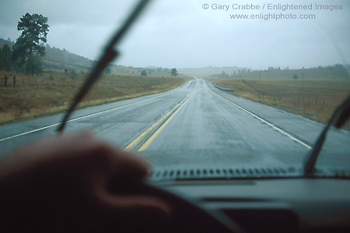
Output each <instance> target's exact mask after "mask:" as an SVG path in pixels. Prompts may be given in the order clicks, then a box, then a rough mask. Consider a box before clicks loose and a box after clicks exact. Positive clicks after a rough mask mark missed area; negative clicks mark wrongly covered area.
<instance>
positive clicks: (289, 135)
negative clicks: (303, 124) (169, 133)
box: [209, 89, 312, 150]
mask: <svg viewBox="0 0 350 233" xmlns="http://www.w3.org/2000/svg"><path fill="white" fill-rule="evenodd" d="M209 90H210V89H209ZM210 91H211V92H212V93H214V94H215V95H217V96H219V97H221V98H223V99H224V100H226V101H228V102H230V103H231V104H233V105H234V106H236V107H237V108H239V109H241V110H242V111H244V112H246V113H248V114H250V115H251V116H253V117H254V118H256V119H258V120H260V121H261V122H263V123H265V124H267V125H268V126H270V127H271V128H273V129H275V130H277V131H278V132H280V133H281V134H283V135H285V136H287V137H289V138H290V139H292V140H293V141H295V142H297V143H299V144H301V145H302V146H304V147H306V148H307V149H309V150H311V149H312V147H311V146H309V145H308V144H306V143H304V142H303V141H301V140H299V139H297V138H296V137H294V136H293V135H291V134H289V133H287V132H286V131H284V130H282V129H281V128H279V127H277V126H275V125H273V124H271V123H270V122H268V121H266V120H264V119H263V118H261V117H259V116H258V115H256V114H254V113H252V112H251V111H249V110H247V109H245V108H243V107H241V106H239V105H238V104H236V103H234V102H232V101H230V100H228V99H226V98H225V97H223V96H221V95H219V94H217V93H215V92H213V91H212V90H210Z"/></svg>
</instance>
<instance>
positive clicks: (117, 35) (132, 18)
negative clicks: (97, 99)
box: [57, 0, 151, 132]
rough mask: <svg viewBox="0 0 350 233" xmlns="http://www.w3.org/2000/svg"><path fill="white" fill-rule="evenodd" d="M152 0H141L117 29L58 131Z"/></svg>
mask: <svg viewBox="0 0 350 233" xmlns="http://www.w3.org/2000/svg"><path fill="white" fill-rule="evenodd" d="M150 1H151V0H140V2H139V3H138V4H137V5H136V7H135V8H134V10H133V11H132V13H131V14H130V15H129V17H128V18H127V20H126V21H125V23H124V24H123V26H122V27H121V28H120V29H119V30H117V32H116V33H115V34H114V36H113V37H112V40H111V41H110V42H109V44H108V46H107V47H106V49H105V51H104V53H103V54H102V56H101V58H100V60H99V61H98V63H97V64H96V65H95V67H94V69H93V71H92V72H91V73H90V74H89V76H88V77H87V79H86V80H85V83H84V85H83V86H82V87H81V89H80V90H79V92H78V94H77V95H76V96H75V98H74V100H73V102H72V104H71V105H70V107H69V109H68V110H67V112H66V114H65V115H64V118H63V120H62V122H61V124H60V125H59V127H58V129H57V132H62V131H63V130H64V127H65V125H66V122H67V121H68V119H69V117H70V115H71V114H72V113H73V111H74V109H75V108H76V107H77V105H78V104H79V103H80V102H81V100H82V99H83V98H84V97H85V95H86V94H87V93H88V91H89V90H90V88H91V87H92V86H93V84H94V83H95V82H96V81H97V80H98V78H99V76H100V74H101V73H102V71H103V70H104V69H105V68H106V66H107V65H108V64H109V63H110V62H111V61H112V60H113V59H115V58H116V57H117V56H118V54H119V53H118V52H117V51H115V50H114V48H115V47H116V45H117V44H118V43H119V42H120V41H121V39H122V38H123V36H124V35H125V34H126V32H127V31H128V29H130V27H131V25H132V24H133V23H134V22H135V21H136V19H137V18H138V16H140V14H141V13H142V11H143V10H144V9H145V7H146V5H147V4H148V3H149V2H150Z"/></svg>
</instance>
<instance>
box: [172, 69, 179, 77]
mask: <svg viewBox="0 0 350 233" xmlns="http://www.w3.org/2000/svg"><path fill="white" fill-rule="evenodd" d="M170 74H171V76H173V77H176V76H177V75H178V73H177V70H176V69H175V68H173V69H171V73H170Z"/></svg>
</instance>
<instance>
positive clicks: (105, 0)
mask: <svg viewBox="0 0 350 233" xmlns="http://www.w3.org/2000/svg"><path fill="white" fill-rule="evenodd" d="M135 3H136V1H131V0H130V1H126V0H0V37H2V38H4V39H7V38H10V39H12V40H16V39H17V37H18V36H19V35H20V33H19V32H18V31H17V29H16V27H17V22H18V20H19V18H20V17H21V16H23V15H24V14H25V13H26V12H29V13H38V14H42V15H44V16H46V17H48V24H49V26H50V31H49V34H48V44H50V45H51V46H55V47H58V48H61V49H63V48H65V49H67V50H69V51H70V52H73V53H76V54H79V55H81V56H84V57H88V58H90V59H97V58H98V57H99V55H100V52H101V48H103V47H104V44H105V43H106V42H107V41H108V40H109V36H110V35H111V34H112V33H113V32H114V31H115V29H116V28H117V27H118V26H120V25H121V23H122V22H123V20H124V19H125V17H126V16H127V14H128V13H129V11H130V10H131V9H132V7H133V6H134V4H135ZM268 3H274V4H275V5H276V4H278V3H283V4H295V5H296V4H303V5H310V4H313V5H312V9H311V10H286V11H282V10H269V9H267V8H268ZM203 4H208V6H209V9H203ZM215 4H217V5H229V6H230V8H229V9H228V10H227V9H226V8H224V9H223V10H218V9H216V10H215V9H214V8H215ZM233 4H243V5H245V4H255V5H259V6H260V9H259V10H247V9H245V10H234V9H232V5H233ZM315 4H318V5H338V6H339V5H341V8H342V9H334V10H332V11H331V10H317V9H315ZM235 7H238V6H237V5H235ZM263 7H264V9H262V8H263ZM204 8H206V7H205V6H204ZM281 13H282V14H284V16H283V17H287V15H290V14H294V15H296V16H297V17H299V16H300V14H303V15H305V14H307V15H314V17H315V18H316V19H289V20H288V19H280V20H274V19H269V20H264V19H246V20H242V19H241V20H238V19H231V15H233V14H254V15H260V14H277V15H280V14H281ZM255 17H257V16H255ZM293 17H294V16H293ZM310 17H313V16H310ZM119 51H120V52H121V53H122V56H121V57H120V58H119V59H118V60H117V61H116V63H117V64H121V65H126V66H135V67H147V66H157V67H168V68H172V67H177V68H184V67H205V66H239V67H248V68H253V69H266V68H267V67H269V66H274V67H277V66H279V67H281V68H284V67H290V68H300V67H313V66H319V65H332V64H336V63H341V64H345V63H346V64H349V62H350V1H349V0H325V1H322V0H300V1H299V0H287V1H277V0H275V1H274V0H262V1H254V0H242V1H238V0H154V1H152V2H151V4H150V6H149V7H148V8H147V11H146V12H145V14H143V15H142V16H141V19H140V20H139V21H138V23H137V24H135V26H134V27H133V28H132V31H131V32H130V33H129V34H128V35H127V37H126V38H125V39H124V41H123V42H122V43H121V44H120V46H119Z"/></svg>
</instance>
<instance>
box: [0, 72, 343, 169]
mask: <svg viewBox="0 0 350 233" xmlns="http://www.w3.org/2000/svg"><path fill="white" fill-rule="evenodd" d="M61 119H62V114H56V115H51V116H46V117H40V118H35V119H31V120H26V121H21V122H17V123H12V124H6V125H2V126H0V151H1V152H0V153H1V154H0V156H3V155H5V154H6V153H8V152H9V151H11V150H13V149H14V148H16V147H18V146H20V145H22V144H25V143H28V142H30V141H32V140H35V139H38V138H41V137H44V136H47V135H53V134H55V130H56V128H57V127H58V123H59V122H60V120H61ZM322 127H323V125H322V124H320V123H317V122H314V121H312V120H309V119H306V118H304V117H301V116H298V115H295V114H291V113H288V112H285V111H282V110H278V109H275V108H272V107H268V106H265V105H262V104H259V103H255V102H252V101H248V100H245V99H242V98H239V97H236V96H233V95H230V94H228V93H226V92H223V91H221V90H218V89H217V88H215V87H214V86H213V85H212V84H211V83H210V82H208V81H205V80H202V79H194V80H191V81H189V82H187V83H185V84H183V85H182V86H180V87H179V88H177V89H174V90H171V91H168V92H164V93H160V94H154V95H149V96H144V97H138V98H134V99H129V100H123V101H118V102H114V103H109V104H104V105H100V106H94V107H89V108H85V109H80V110H77V111H76V112H75V113H74V114H73V116H72V117H71V120H70V122H69V123H68V124H67V126H66V131H69V132H73V131H81V130H90V131H93V132H94V133H95V134H97V135H98V136H99V137H100V138H102V139H104V140H106V141H108V142H109V143H111V144H113V145H115V146H118V147H121V148H124V149H125V150H129V151H134V152H136V153H140V155H141V156H144V157H146V158H147V159H149V161H150V162H151V163H152V164H154V165H159V166H160V165H161V166H168V165H169V166H170V165H176V164H181V165H189V166H191V165H198V164H208V165H213V164H215V165H223V166H224V165H232V166H236V165H237V166H248V165H252V164H255V165H258V166H262V167H267V166H273V165H278V166H285V165H294V166H298V165H300V166H301V164H302V162H303V160H304V157H305V155H306V154H307V153H308V151H309V150H310V148H311V147H312V145H313V143H314V141H315V140H316V138H317V136H318V134H319V133H320V132H321V130H322ZM349 142H350V132H349V131H345V130H340V131H339V130H334V129H332V130H331V132H330V133H329V135H328V138H327V141H326V143H325V146H324V148H323V150H322V153H321V156H320V159H319V161H318V165H320V166H323V165H325V166H336V167H338V166H341V167H346V168H350V157H349V156H350V143H349Z"/></svg>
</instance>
